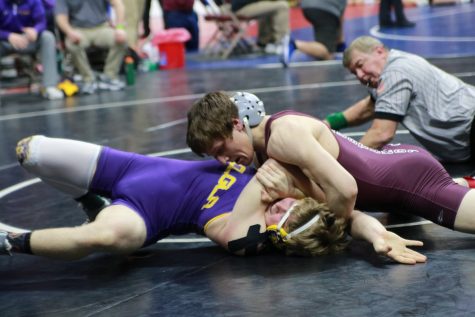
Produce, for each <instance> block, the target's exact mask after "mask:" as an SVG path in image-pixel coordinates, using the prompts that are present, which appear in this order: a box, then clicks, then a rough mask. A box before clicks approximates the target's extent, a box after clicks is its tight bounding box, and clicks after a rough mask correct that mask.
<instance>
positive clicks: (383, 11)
mask: <svg viewBox="0 0 475 317" xmlns="http://www.w3.org/2000/svg"><path fill="white" fill-rule="evenodd" d="M391 7H393V8H394V13H395V14H396V22H394V21H393V20H392V18H391ZM415 25H416V24H415V23H414V22H411V21H409V20H408V19H407V18H406V15H405V14H404V5H403V4H402V0H381V2H380V3H379V26H380V27H386V28H388V27H389V28H391V27H414V26H415Z"/></svg>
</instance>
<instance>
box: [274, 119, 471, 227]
mask: <svg viewBox="0 0 475 317" xmlns="http://www.w3.org/2000/svg"><path fill="white" fill-rule="evenodd" d="M286 115H298V116H306V117H311V116H309V115H307V114H303V113H299V112H295V111H291V110H287V111H282V112H279V113H276V114H274V115H272V116H271V117H270V118H269V120H268V121H267V123H266V127H265V144H266V149H267V142H268V140H269V137H270V133H271V125H272V122H273V121H274V120H275V119H278V118H280V117H282V116H286ZM311 118H312V117H311ZM315 120H318V119H316V118H315ZM332 132H333V133H334V135H335V138H336V141H337V142H338V145H339V155H338V157H337V161H338V162H339V163H340V164H341V165H342V166H343V167H344V168H345V169H346V170H347V171H348V172H349V173H350V174H351V175H352V176H353V177H354V178H355V180H356V183H357V185H358V196H357V199H356V206H355V207H356V208H357V209H361V210H366V211H381V212H387V211H401V212H407V213H411V214H414V215H418V216H420V217H423V218H426V219H428V220H430V221H432V222H434V223H438V224H440V225H442V226H445V227H447V228H450V229H453V226H454V221H455V216H456V214H457V210H458V208H459V206H460V203H461V202H462V199H463V197H464V196H465V194H466V193H467V192H468V191H469V188H466V187H463V186H460V185H458V184H456V183H455V182H454V181H453V180H452V178H451V177H450V175H449V174H448V173H447V171H446V170H445V169H444V167H443V166H442V165H441V164H440V163H439V162H438V161H437V160H436V159H434V158H433V157H432V156H431V154H430V153H428V152H427V151H426V150H424V149H422V148H420V147H418V146H414V145H407V144H388V145H386V146H385V147H384V148H383V149H382V150H375V149H371V148H368V147H366V146H364V145H363V144H361V143H359V142H357V141H355V140H353V139H351V138H349V137H346V136H344V135H342V134H340V133H338V132H335V131H332ZM316 164H318V162H316Z"/></svg>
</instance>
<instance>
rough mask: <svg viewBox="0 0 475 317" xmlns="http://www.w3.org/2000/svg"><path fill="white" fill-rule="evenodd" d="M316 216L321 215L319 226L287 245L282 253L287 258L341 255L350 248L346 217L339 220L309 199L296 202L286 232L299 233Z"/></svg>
mask: <svg viewBox="0 0 475 317" xmlns="http://www.w3.org/2000/svg"><path fill="white" fill-rule="evenodd" d="M316 214H320V219H318V221H317V222H316V223H314V224H313V225H312V226H311V227H309V228H308V229H306V230H304V231H303V232H301V233H299V234H297V235H296V236H293V237H292V238H290V239H288V240H287V241H286V242H284V243H285V245H284V248H283V249H284V250H285V253H286V254H287V255H300V256H318V255H324V254H330V253H337V252H340V251H342V250H343V249H344V248H345V247H346V246H347V244H348V240H347V235H346V228H347V225H348V221H347V220H346V219H345V218H343V217H336V216H335V214H334V213H333V212H331V211H330V210H329V209H328V206H327V205H326V204H320V203H318V202H317V201H315V200H314V199H313V198H309V197H307V198H304V199H302V200H300V201H298V202H297V205H296V206H295V207H294V210H293V211H292V214H291V216H290V217H289V219H288V220H287V226H286V227H287V228H286V231H287V232H292V231H294V230H296V229H298V228H299V227H301V226H302V225H304V224H306V223H307V222H308V221H310V220H311V219H312V218H313V217H315V215H316Z"/></svg>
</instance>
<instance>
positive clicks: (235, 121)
mask: <svg viewBox="0 0 475 317" xmlns="http://www.w3.org/2000/svg"><path fill="white" fill-rule="evenodd" d="M233 128H234V129H236V130H238V131H242V130H243V129H244V124H243V123H242V121H241V119H239V118H234V119H233Z"/></svg>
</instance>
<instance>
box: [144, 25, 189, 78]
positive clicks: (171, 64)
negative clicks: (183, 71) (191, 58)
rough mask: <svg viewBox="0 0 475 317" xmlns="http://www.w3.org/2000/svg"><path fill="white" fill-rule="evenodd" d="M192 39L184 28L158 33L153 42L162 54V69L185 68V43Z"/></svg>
mask: <svg viewBox="0 0 475 317" xmlns="http://www.w3.org/2000/svg"><path fill="white" fill-rule="evenodd" d="M190 38H191V36H190V33H189V32H188V31H187V30H186V29H184V28H172V29H168V30H163V31H160V32H158V33H157V34H156V35H155V36H154V37H153V40H152V43H153V44H154V45H157V47H158V51H159V54H160V69H173V68H183V66H185V44H184V43H185V42H186V41H188V40H189V39H190Z"/></svg>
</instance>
